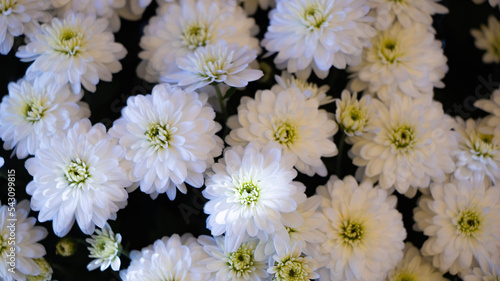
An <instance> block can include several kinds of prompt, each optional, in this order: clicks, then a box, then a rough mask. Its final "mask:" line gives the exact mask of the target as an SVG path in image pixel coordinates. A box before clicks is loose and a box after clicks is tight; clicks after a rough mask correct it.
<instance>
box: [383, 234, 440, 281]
mask: <svg viewBox="0 0 500 281" xmlns="http://www.w3.org/2000/svg"><path fill="white" fill-rule="evenodd" d="M403 254H404V256H403V259H402V260H401V261H400V262H399V263H398V265H396V267H395V268H394V269H391V270H390V271H389V273H388V274H387V278H385V281H418V280H422V281H430V280H433V281H446V280H448V279H446V278H444V277H443V274H442V273H441V272H439V271H438V270H437V269H436V268H435V267H433V266H432V264H430V263H429V262H428V261H427V260H425V259H423V258H422V256H421V255H420V252H419V250H418V249H417V248H416V247H415V246H413V245H412V244H411V243H410V242H407V243H406V244H405V248H404V250H403Z"/></svg>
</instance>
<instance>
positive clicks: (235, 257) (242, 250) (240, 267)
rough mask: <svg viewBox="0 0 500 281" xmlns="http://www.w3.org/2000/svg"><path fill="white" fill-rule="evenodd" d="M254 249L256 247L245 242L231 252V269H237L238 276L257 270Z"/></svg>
mask: <svg viewBox="0 0 500 281" xmlns="http://www.w3.org/2000/svg"><path fill="white" fill-rule="evenodd" d="M254 251H255V249H254V248H253V247H252V246H251V245H248V244H247V243H244V244H242V245H241V246H240V247H239V248H238V250H236V251H235V252H232V253H230V254H229V257H228V259H227V266H228V267H229V270H231V271H235V273H236V276H238V277H241V276H244V275H245V274H249V273H251V272H253V271H255V266H254Z"/></svg>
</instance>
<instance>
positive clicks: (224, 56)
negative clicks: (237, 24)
mask: <svg viewBox="0 0 500 281" xmlns="http://www.w3.org/2000/svg"><path fill="white" fill-rule="evenodd" d="M256 57H257V50H255V49H248V48H247V46H244V47H240V46H238V45H236V44H232V45H229V46H228V45H227V44H226V42H225V41H219V42H217V43H216V44H215V45H208V46H206V47H199V48H198V49H196V51H195V52H194V53H193V54H188V55H187V56H186V57H182V58H178V59H177V60H176V62H177V65H178V66H179V68H180V69H182V70H183V71H181V72H178V73H174V74H171V75H167V76H165V77H164V78H163V79H162V80H163V81H164V82H177V83H178V85H179V86H189V87H187V88H186V91H188V92H190V91H193V90H195V89H198V88H201V87H204V86H206V85H209V84H212V83H225V84H227V85H228V86H231V87H244V86H246V85H248V82H251V81H255V80H258V79H259V78H260V77H262V76H263V75H264V73H263V72H262V71H261V70H258V69H251V68H250V66H249V64H250V63H251V62H253V61H254V60H255V58H256Z"/></svg>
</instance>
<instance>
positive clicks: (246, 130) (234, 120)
mask: <svg viewBox="0 0 500 281" xmlns="http://www.w3.org/2000/svg"><path fill="white" fill-rule="evenodd" d="M318 107H319V101H318V100H317V99H307V97H306V95H305V94H304V92H302V91H301V90H299V89H298V88H296V87H291V88H288V89H285V90H284V91H282V92H279V93H275V92H272V91H269V90H264V91H258V92H257V93H256V94H255V99H252V98H249V97H243V98H242V99H241V102H240V105H239V106H238V115H237V116H232V117H230V118H229V120H228V126H229V127H230V128H231V129H232V130H231V132H230V134H229V135H228V136H227V137H226V142H227V143H229V144H230V145H246V144H248V143H249V142H254V143H255V144H256V145H257V146H259V147H263V146H265V145H266V144H268V143H277V144H279V145H280V146H281V149H282V151H283V154H285V155H289V154H293V155H296V156H297V162H296V163H295V164H294V165H295V168H297V170H299V172H301V173H304V174H307V175H309V176H313V175H314V174H318V175H320V176H323V177H324V176H326V175H327V170H326V167H325V164H324V163H323V161H321V157H332V156H335V155H337V153H338V151H337V146H336V145H335V143H334V142H333V135H334V134H335V133H336V132H337V130H338V127H337V123H335V121H333V116H330V115H329V114H328V113H327V112H326V111H325V110H323V109H318Z"/></svg>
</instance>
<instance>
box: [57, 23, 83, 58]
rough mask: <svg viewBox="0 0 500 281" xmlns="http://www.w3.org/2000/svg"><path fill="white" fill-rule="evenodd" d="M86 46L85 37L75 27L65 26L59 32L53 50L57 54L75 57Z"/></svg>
mask: <svg viewBox="0 0 500 281" xmlns="http://www.w3.org/2000/svg"><path fill="white" fill-rule="evenodd" d="M84 44H85V35H84V33H83V32H82V31H80V30H78V29H77V28H76V27H74V26H64V27H62V28H61V29H59V30H58V33H57V38H55V40H54V42H53V48H54V50H56V51H57V52H61V53H63V54H66V55H69V56H74V55H76V54H78V52H79V51H80V49H81V48H82V47H83V45H84Z"/></svg>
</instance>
